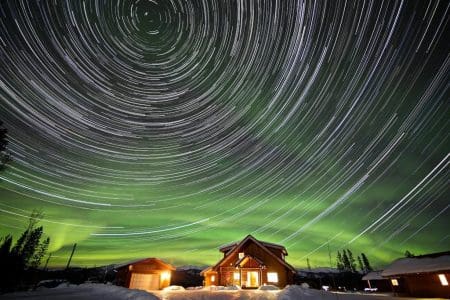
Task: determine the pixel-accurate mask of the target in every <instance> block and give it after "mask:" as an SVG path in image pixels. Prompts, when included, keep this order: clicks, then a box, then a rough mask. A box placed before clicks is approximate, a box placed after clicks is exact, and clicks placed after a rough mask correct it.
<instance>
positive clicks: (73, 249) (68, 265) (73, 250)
mask: <svg viewBox="0 0 450 300" xmlns="http://www.w3.org/2000/svg"><path fill="white" fill-rule="evenodd" d="M76 247H77V243H75V244H73V248H72V253H71V254H70V257H69V261H68V262H67V266H66V270H68V269H69V267H70V262H71V261H72V256H73V253H74V252H75V248H76Z"/></svg>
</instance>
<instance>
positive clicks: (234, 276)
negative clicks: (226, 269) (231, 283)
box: [233, 272, 241, 280]
mask: <svg viewBox="0 0 450 300" xmlns="http://www.w3.org/2000/svg"><path fill="white" fill-rule="evenodd" d="M240 277H241V276H240V275H239V272H234V273H233V279H234V280H239V278H240Z"/></svg>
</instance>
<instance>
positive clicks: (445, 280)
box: [438, 274, 448, 286]
mask: <svg viewBox="0 0 450 300" xmlns="http://www.w3.org/2000/svg"><path fill="white" fill-rule="evenodd" d="M438 276H439V280H440V281H441V284H442V285H445V286H447V285H448V281H447V278H445V274H439V275H438Z"/></svg>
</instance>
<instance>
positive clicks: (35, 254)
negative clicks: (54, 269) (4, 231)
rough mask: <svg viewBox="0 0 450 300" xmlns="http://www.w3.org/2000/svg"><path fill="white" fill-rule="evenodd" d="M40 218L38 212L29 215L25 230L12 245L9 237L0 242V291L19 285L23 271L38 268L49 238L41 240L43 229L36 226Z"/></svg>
mask: <svg viewBox="0 0 450 300" xmlns="http://www.w3.org/2000/svg"><path fill="white" fill-rule="evenodd" d="M42 216H43V215H42V213H41V212H38V211H33V212H32V213H31V216H30V218H29V221H28V226H27V228H26V229H25V231H24V232H23V233H22V235H21V236H20V237H19V239H17V241H16V243H15V244H14V245H13V237H12V236H11V235H7V236H5V237H3V238H2V239H1V240H0V243H1V244H0V270H2V272H0V274H1V275H0V288H1V290H3V291H5V290H13V289H14V288H16V287H17V286H19V285H20V284H21V282H20V280H21V278H23V276H22V275H23V274H24V271H25V270H27V269H30V268H37V267H39V265H40V263H41V260H42V258H43V257H44V255H45V253H46V251H47V249H48V245H49V244H50V238H48V237H47V238H45V239H43V240H42V238H43V237H42V235H43V233H44V229H43V227H42V226H37V223H38V222H39V220H41V219H42Z"/></svg>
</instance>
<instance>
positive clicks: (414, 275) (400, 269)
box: [381, 251, 450, 298]
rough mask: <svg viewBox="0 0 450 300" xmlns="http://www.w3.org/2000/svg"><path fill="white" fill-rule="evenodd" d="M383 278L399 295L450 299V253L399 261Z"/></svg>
mask: <svg viewBox="0 0 450 300" xmlns="http://www.w3.org/2000/svg"><path fill="white" fill-rule="evenodd" d="M381 276H383V277H384V278H388V279H389V280H390V282H391V285H392V289H393V291H394V292H395V293H396V294H397V295H406V296H413V297H428V298H431V297H440V298H450V286H449V283H450V251H447V252H440V253H433V254H427V255H420V256H414V257H407V258H406V257H405V258H400V259H397V260H395V261H394V262H393V263H391V264H390V265H389V266H388V267H387V268H385V270H384V271H383V272H382V273H381Z"/></svg>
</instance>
